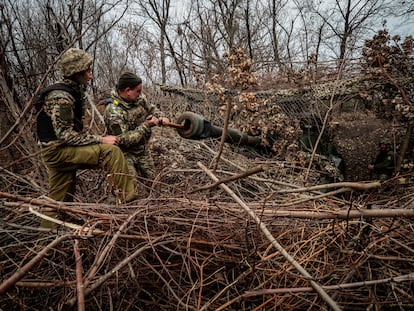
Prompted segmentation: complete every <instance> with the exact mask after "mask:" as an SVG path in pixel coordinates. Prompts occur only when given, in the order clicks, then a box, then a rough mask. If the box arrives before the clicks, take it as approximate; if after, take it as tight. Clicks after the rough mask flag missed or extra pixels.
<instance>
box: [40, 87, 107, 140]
mask: <svg viewBox="0 0 414 311" xmlns="http://www.w3.org/2000/svg"><path fill="white" fill-rule="evenodd" d="M62 82H64V83H66V84H69V85H71V86H72V87H74V88H75V89H78V90H79V91H80V92H82V94H84V89H83V88H82V86H80V85H79V84H77V83H75V82H74V81H72V80H69V79H65V80H63V81H62ZM74 108H75V98H74V97H73V96H72V95H71V94H69V93H68V92H66V91H63V90H55V91H51V92H50V93H49V94H47V96H46V97H45V101H44V105H43V109H44V110H45V112H46V113H47V114H48V115H49V116H50V117H51V119H52V124H53V128H54V129H55V134H56V137H57V138H58V141H56V142H51V143H61V142H65V144H66V145H71V146H83V145H90V144H98V143H100V142H101V140H102V138H101V136H97V135H91V134H88V133H87V132H80V133H78V132H76V131H75V130H74V123H75V122H74Z"/></svg>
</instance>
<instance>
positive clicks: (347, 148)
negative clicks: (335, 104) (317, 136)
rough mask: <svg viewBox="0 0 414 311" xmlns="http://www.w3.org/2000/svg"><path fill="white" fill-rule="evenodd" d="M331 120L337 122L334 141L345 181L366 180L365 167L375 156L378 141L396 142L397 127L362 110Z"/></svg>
mask: <svg viewBox="0 0 414 311" xmlns="http://www.w3.org/2000/svg"><path fill="white" fill-rule="evenodd" d="M335 121H336V122H338V127H337V130H336V136H335V142H336V144H337V147H338V151H339V152H340V153H341V155H342V157H343V158H344V160H345V167H346V168H345V180H346V181H365V180H369V179H370V174H369V170H368V168H367V167H368V164H369V163H371V162H372V161H373V160H374V159H375V156H376V154H377V151H378V144H379V142H380V140H381V139H382V138H389V139H390V140H391V141H399V140H398V139H396V138H395V137H400V136H401V134H399V130H401V129H400V128H399V127H398V126H394V125H393V124H392V123H391V122H387V121H384V120H380V119H378V118H376V117H375V116H374V115H372V114H366V113H342V114H341V115H340V116H339V117H337V118H336V120H335Z"/></svg>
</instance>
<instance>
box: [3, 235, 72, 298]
mask: <svg viewBox="0 0 414 311" xmlns="http://www.w3.org/2000/svg"><path fill="white" fill-rule="evenodd" d="M72 237H73V235H72V234H66V235H63V236H60V237H58V238H56V239H55V240H54V241H53V242H51V243H50V244H48V245H47V246H46V247H45V248H43V249H42V250H41V251H40V252H39V253H38V254H37V255H36V256H35V257H33V259H31V260H30V261H29V262H28V263H27V264H25V265H24V266H23V267H21V268H18V270H17V271H16V272H15V273H14V274H13V275H12V276H11V277H9V278H8V279H6V280H4V281H3V282H2V283H1V284H0V295H3V294H4V293H6V292H7V290H8V289H9V288H10V287H12V286H13V285H15V284H16V282H18V281H20V280H21V279H22V278H23V277H24V276H25V275H26V273H27V272H29V271H30V269H32V268H33V267H34V266H35V265H36V264H37V263H39V261H41V260H42V259H43V257H44V256H46V254H47V253H48V252H49V251H50V250H51V249H53V248H54V247H56V246H57V245H59V244H60V243H61V242H63V241H65V240H68V239H70V238H72Z"/></svg>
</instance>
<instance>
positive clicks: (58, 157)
mask: <svg viewBox="0 0 414 311" xmlns="http://www.w3.org/2000/svg"><path fill="white" fill-rule="evenodd" d="M63 82H64V83H66V84H70V85H72V86H73V87H77V88H78V89H79V88H80V87H81V86H79V85H77V84H76V83H74V82H73V81H71V80H64V81H63ZM80 91H81V92H83V90H80ZM43 109H44V110H45V112H46V113H47V114H48V115H49V116H50V117H51V120H52V124H53V128H54V131H55V134H56V137H57V140H55V141H50V142H48V143H42V144H41V146H42V153H41V156H42V160H43V161H44V163H45V164H46V166H47V168H48V171H49V188H50V193H49V197H50V198H52V199H54V200H57V201H72V200H73V194H74V191H75V185H76V170H77V169H85V168H103V169H105V170H106V171H108V172H109V173H110V174H112V175H113V176H114V183H115V187H116V188H117V189H118V192H119V193H120V194H119V199H120V200H122V201H125V200H129V199H130V198H132V197H133V196H134V195H135V191H134V183H133V180H132V178H131V176H130V175H129V170H128V166H127V162H126V159H125V157H124V155H123V153H122V151H121V150H120V149H119V147H117V146H114V145H108V144H101V136H97V135H91V134H89V133H87V132H84V131H80V132H77V131H76V130H75V129H74V128H75V125H74V124H75V121H74V109H75V99H74V98H73V96H72V95H71V94H69V93H68V92H66V91H63V90H54V91H51V92H50V93H49V94H48V95H47V96H46V98H45V101H44V104H43Z"/></svg>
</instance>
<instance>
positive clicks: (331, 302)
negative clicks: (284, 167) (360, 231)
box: [197, 162, 341, 311]
mask: <svg viewBox="0 0 414 311" xmlns="http://www.w3.org/2000/svg"><path fill="white" fill-rule="evenodd" d="M197 165H198V166H199V167H200V168H201V169H202V170H204V171H205V172H206V173H207V175H208V176H210V178H211V179H213V180H214V181H218V178H217V177H216V176H215V175H214V174H213V173H212V172H211V171H210V170H209V169H208V168H207V167H205V166H204V165H203V164H202V163H201V162H197ZM220 187H221V188H222V189H223V190H225V191H226V192H227V193H228V194H229V195H230V196H231V197H232V198H233V199H234V200H235V201H236V202H237V203H239V204H240V206H241V207H242V208H243V209H244V210H245V211H246V212H247V214H248V215H249V216H250V217H251V218H252V219H253V220H254V221H255V222H256V224H257V225H258V226H259V228H260V230H261V231H262V232H263V234H264V235H265V236H266V238H267V239H268V240H269V241H270V243H272V245H273V246H274V247H275V248H276V249H277V250H278V251H279V252H280V253H281V254H282V255H283V256H284V257H285V258H286V260H287V261H288V262H289V263H290V264H291V265H292V266H293V267H295V268H296V270H298V271H299V272H300V274H302V276H303V277H304V278H305V279H306V280H308V281H309V283H310V284H311V286H312V287H313V289H314V290H315V291H316V292H317V293H318V294H319V295H320V297H321V298H322V299H323V300H324V301H325V302H326V303H327V304H328V305H329V306H330V307H331V308H332V309H333V310H335V311H341V308H340V307H339V306H338V304H337V303H336V302H335V301H334V300H333V299H332V298H331V297H330V296H329V295H328V294H327V293H326V292H325V290H324V289H323V288H322V287H321V286H320V285H319V284H318V283H317V282H316V281H315V280H314V279H313V277H312V276H311V275H310V274H309V273H308V272H307V271H306V270H305V269H304V268H303V267H302V266H301V265H300V264H299V263H298V262H297V261H296V260H295V258H293V257H292V256H291V255H290V254H289V253H288V252H287V251H286V250H285V249H284V248H283V247H282V245H280V244H279V243H278V242H277V241H276V239H275V238H274V237H273V235H272V234H271V232H270V231H269V230H268V229H267V227H266V225H265V224H264V223H263V222H262V221H261V220H260V218H259V217H258V216H257V215H256V214H255V213H254V212H253V211H252V210H251V209H250V208H249V207H248V206H247V204H245V203H244V202H243V201H242V200H241V199H240V198H239V197H238V196H237V195H236V194H235V193H234V192H233V191H232V190H231V189H230V188H229V187H227V186H226V185H224V184H221V185H220Z"/></svg>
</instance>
